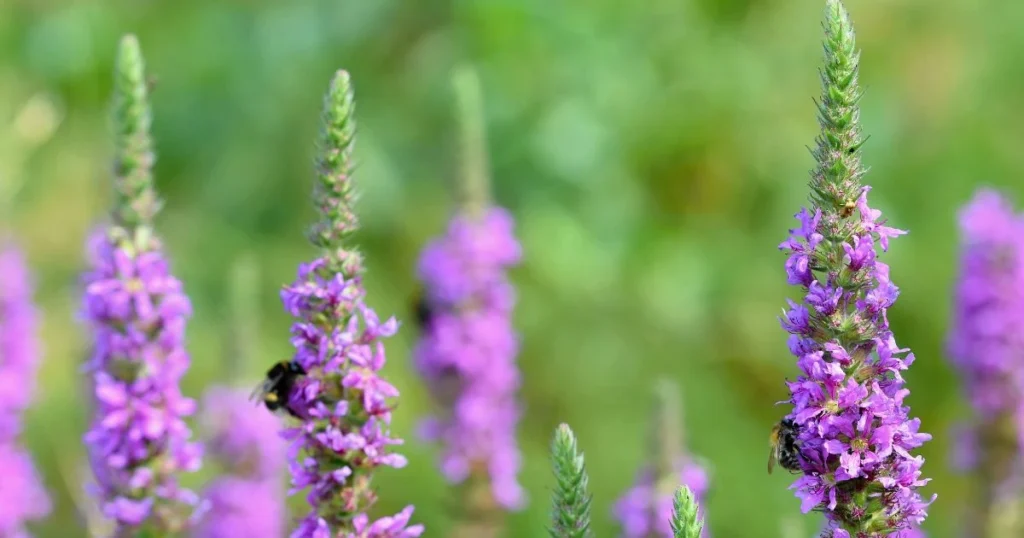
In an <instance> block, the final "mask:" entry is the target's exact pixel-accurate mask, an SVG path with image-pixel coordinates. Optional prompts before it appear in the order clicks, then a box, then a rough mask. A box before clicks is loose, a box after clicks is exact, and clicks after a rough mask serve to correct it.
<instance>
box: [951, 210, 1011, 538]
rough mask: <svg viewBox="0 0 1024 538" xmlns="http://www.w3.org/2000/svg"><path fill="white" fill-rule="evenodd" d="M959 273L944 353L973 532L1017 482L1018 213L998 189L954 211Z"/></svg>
mask: <svg viewBox="0 0 1024 538" xmlns="http://www.w3.org/2000/svg"><path fill="white" fill-rule="evenodd" d="M960 228H961V235H962V240H961V241H962V250H961V260H960V277H959V279H958V282H957V285H956V289H955V292H954V303H955V308H954V314H953V320H952V329H951V332H950V336H949V341H948V350H949V355H950V357H951V359H952V362H953V365H954V366H955V367H956V368H957V370H958V371H959V372H960V378H961V379H962V380H963V383H964V388H965V390H966V392H967V395H968V397H969V399H970V402H971V404H972V407H973V408H974V415H975V416H974V417H973V419H972V420H971V422H970V424H969V425H967V426H965V427H962V428H961V431H962V433H961V435H962V438H961V439H959V440H958V445H959V446H961V447H963V448H966V449H967V450H966V451H965V452H967V453H966V454H961V458H960V459H961V461H960V462H958V463H960V464H961V465H963V466H964V467H966V468H968V469H970V470H971V471H973V473H974V475H975V478H976V482H977V486H978V487H979V488H980V490H979V493H981V495H980V496H979V497H978V498H977V499H976V500H977V501H979V505H978V506H977V509H976V510H975V511H974V512H973V513H972V514H971V515H972V516H973V521H971V522H970V524H969V525H970V526H971V527H974V528H973V529H972V532H973V533H976V534H978V535H983V534H988V531H987V530H986V528H987V527H988V526H989V525H991V524H993V523H994V521H995V519H996V515H997V513H998V512H1002V511H1005V506H1000V505H1001V504H1003V503H1007V502H1010V503H1012V502H1015V498H1016V497H1017V496H1019V494H1020V488H1021V486H1022V483H1021V482H1022V480H1021V479H1022V476H1021V471H1022V469H1021V464H1022V463H1024V462H1022V461H1021V447H1022V446H1024V437H1022V436H1024V428H1022V427H1021V424H1024V217H1022V216H1020V215H1017V214H1015V213H1014V210H1013V207H1012V206H1011V205H1010V203H1009V202H1008V201H1007V200H1005V199H1003V198H1002V197H1001V196H1000V195H999V194H998V193H996V192H994V191H991V190H982V191H980V192H978V193H977V195H976V196H975V197H974V199H973V200H972V201H971V202H970V203H969V204H968V205H967V206H966V207H965V208H964V209H963V210H962V211H961V213H960Z"/></svg>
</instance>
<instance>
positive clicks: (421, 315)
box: [414, 291, 434, 329]
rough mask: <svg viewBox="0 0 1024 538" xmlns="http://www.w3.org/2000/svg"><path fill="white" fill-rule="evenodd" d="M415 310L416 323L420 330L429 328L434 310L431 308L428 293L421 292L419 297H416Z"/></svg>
mask: <svg viewBox="0 0 1024 538" xmlns="http://www.w3.org/2000/svg"><path fill="white" fill-rule="evenodd" d="M414 308H415V310H416V323H417V324H418V325H419V327H420V329H425V328H427V325H429V324H430V320H431V319H433V317H434V310H433V308H432V307H431V306H430V301H428V300H427V294H426V293H424V292H422V291H421V292H420V293H419V295H417V296H416V304H415V307H414Z"/></svg>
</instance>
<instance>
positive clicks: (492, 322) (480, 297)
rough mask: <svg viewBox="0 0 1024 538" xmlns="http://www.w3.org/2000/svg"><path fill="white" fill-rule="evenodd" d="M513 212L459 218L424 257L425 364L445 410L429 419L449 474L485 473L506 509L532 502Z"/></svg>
mask: <svg viewBox="0 0 1024 538" xmlns="http://www.w3.org/2000/svg"><path fill="white" fill-rule="evenodd" d="M512 228H513V221H512V217H511V215H509V214H508V212H506V211H505V210H504V209H501V208H497V207H491V208H490V209H488V210H487V212H486V213H485V214H484V215H483V216H482V218H480V219H476V218H473V217H471V216H469V215H466V214H460V215H456V216H455V218H454V219H453V220H452V222H451V225H450V226H449V228H448V233H447V234H446V235H445V236H444V237H442V238H440V239H438V240H437V241H435V242H433V243H431V244H430V245H428V246H427V248H426V249H425V250H424V252H423V256H422V258H421V259H420V266H419V277H420V279H421V280H422V281H423V285H424V289H425V297H424V301H425V304H426V305H427V308H428V310H429V319H426V320H424V321H425V323H424V327H423V335H422V337H421V340H420V342H419V344H418V346H417V348H416V351H415V357H416V366H417V369H418V370H419V372H420V374H421V375H422V376H423V377H424V379H426V381H427V385H428V387H429V388H430V389H431V391H432V392H433V393H434V395H435V397H436V399H437V400H438V401H439V402H441V403H442V405H443V406H444V407H445V409H444V414H443V415H442V416H439V417H435V418H432V419H428V421H427V422H426V423H424V425H423V428H422V430H423V433H424V434H425V437H426V438H427V439H429V440H432V441H440V442H441V444H442V446H443V453H442V455H441V462H440V466H441V469H442V472H443V473H444V475H445V477H446V478H447V479H448V480H449V481H450V482H453V483H461V482H463V481H465V480H466V479H467V478H469V477H470V475H482V476H478V478H483V479H486V481H487V482H489V484H490V489H491V494H492V496H493V498H494V500H495V501H496V502H497V503H498V505H500V506H501V507H503V508H505V509H517V508H520V507H521V506H522V505H523V501H524V496H523V490H522V488H521V487H520V485H519V482H518V480H517V478H516V476H517V474H518V472H519V468H520V455H519V449H518V447H517V445H516V439H515V427H516V422H517V421H518V419H519V406H518V404H517V402H516V394H515V393H516V390H517V389H518V388H519V382H520V376H519V370H518V369H517V367H516V354H517V352H518V341H517V338H516V334H515V332H514V330H513V328H512V320H511V316H512V306H513V303H514V300H515V295H514V290H513V289H512V286H511V285H510V284H509V282H508V279H507V278H506V276H505V272H506V270H507V269H508V268H509V267H511V266H512V265H514V264H516V263H518V261H519V258H520V255H521V251H520V247H519V243H518V242H517V241H516V239H515V236H514V235H513V232H512Z"/></svg>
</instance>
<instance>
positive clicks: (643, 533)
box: [612, 457, 711, 538]
mask: <svg viewBox="0 0 1024 538" xmlns="http://www.w3.org/2000/svg"><path fill="white" fill-rule="evenodd" d="M676 468H677V469H678V473H677V474H676V475H675V476H672V477H670V480H667V481H665V480H663V481H661V482H663V484H659V483H658V481H656V480H655V478H654V472H653V471H652V469H650V468H646V469H643V470H642V471H641V472H640V474H639V476H638V477H637V481H636V483H635V484H634V485H633V487H632V488H631V489H630V490H629V491H627V492H626V494H625V495H623V496H622V497H621V498H620V499H619V500H618V501H617V502H616V503H615V506H614V507H613V509H612V513H613V515H614V516H615V519H617V520H618V521H619V524H620V525H621V526H622V534H621V536H622V537H623V538H648V537H651V536H659V537H664V538H673V536H675V535H674V534H673V532H672V525H671V521H672V494H671V493H669V494H667V495H666V494H665V491H664V490H666V489H669V488H670V487H678V486H679V485H680V484H682V485H685V486H687V487H689V488H690V491H692V492H693V496H694V498H696V499H698V500H701V499H703V498H704V496H705V494H706V493H707V491H708V475H707V473H706V472H705V471H704V468H703V467H701V466H700V465H698V464H697V463H696V462H695V461H692V460H691V459H690V458H689V457H684V458H680V459H679V461H678V462H677V464H676ZM661 485H664V487H659V486H661ZM698 515H699V517H700V518H701V519H702V520H704V519H705V518H704V508H703V506H702V505H701V506H700V508H699V510H698ZM700 535H701V538H709V537H710V536H711V533H710V532H709V531H708V528H707V526H705V527H704V529H703V531H702V532H701V534H700Z"/></svg>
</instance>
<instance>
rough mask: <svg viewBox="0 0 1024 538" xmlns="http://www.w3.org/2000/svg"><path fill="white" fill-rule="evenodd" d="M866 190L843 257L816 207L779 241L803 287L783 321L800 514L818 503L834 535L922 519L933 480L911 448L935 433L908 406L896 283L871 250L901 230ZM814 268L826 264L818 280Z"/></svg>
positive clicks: (791, 272) (790, 272)
mask: <svg viewBox="0 0 1024 538" xmlns="http://www.w3.org/2000/svg"><path fill="white" fill-rule="evenodd" d="M867 192H868V188H865V189H864V190H863V193H862V194H861V196H860V198H858V200H857V202H856V207H857V210H858V212H859V213H860V216H861V217H860V219H859V221H858V222H857V224H856V229H857V232H856V233H855V234H854V235H853V238H852V241H850V242H845V241H840V242H838V243H839V245H838V248H839V249H841V252H842V253H843V255H842V256H840V255H839V254H838V252H837V251H836V250H835V247H832V248H829V247H830V246H831V245H832V244H835V242H829V243H826V241H825V234H826V233H828V234H829V235H830V236H832V233H831V232H829V230H827V229H825V228H823V227H822V214H821V211H820V210H817V211H815V213H813V214H811V213H810V212H808V211H807V210H803V211H801V212H800V213H799V214H798V215H797V218H798V219H799V220H800V227H799V228H797V229H794V230H792V237H791V238H790V239H789V240H788V241H786V242H785V243H783V244H782V248H783V249H785V250H787V251H788V252H789V253H790V258H789V260H788V261H787V263H786V267H787V273H788V275H789V278H790V282H791V283H798V284H799V285H801V286H803V287H804V288H805V289H806V296H805V299H804V302H803V303H795V302H793V301H790V309H789V310H788V311H786V313H785V316H784V318H783V319H782V320H781V321H782V326H783V327H784V328H785V329H786V330H787V331H789V332H790V333H791V336H790V339H789V348H790V351H791V352H792V353H793V354H794V355H796V357H797V358H798V361H797V365H798V366H799V368H800V370H801V375H800V376H799V377H798V378H797V380H796V381H793V382H789V383H787V385H788V386H789V389H790V392H791V402H792V403H793V411H792V413H791V414H790V415H789V416H790V418H792V419H793V420H794V421H795V422H796V424H797V425H798V426H799V428H800V430H799V435H798V443H799V444H800V445H801V451H800V456H801V463H802V466H803V470H804V473H805V475H804V477H802V478H800V479H799V480H797V482H796V483H795V484H794V485H793V487H794V488H795V489H796V490H797V495H798V496H799V497H800V498H801V500H802V506H801V509H802V510H803V511H804V512H807V511H810V510H811V509H815V508H817V509H822V510H824V511H825V512H826V514H827V515H828V517H829V519H830V521H832V522H833V523H834V524H835V525H837V527H836V528H837V529H839V528H842V529H843V530H837V531H836V533H835V536H836V538H839V537H841V536H843V535H842V534H841V533H842V532H847V531H850V529H851V528H852V529H855V530H863V531H867V532H873V533H876V534H877V533H884V532H889V531H893V530H899V529H903V528H906V527H908V526H909V525H910V524H919V523H920V522H921V521H922V520H923V519H924V517H925V508H926V506H927V503H925V502H924V501H922V499H921V497H920V494H919V493H918V492H917V488H918V487H920V486H922V485H924V484H925V483H927V481H928V480H926V479H922V478H921V477H920V475H921V465H922V464H923V463H924V458H922V457H921V456H912V455H911V454H910V451H911V450H913V449H915V448H917V447H919V446H921V445H922V444H923V443H924V442H925V441H927V440H929V439H930V438H931V436H930V435H928V434H924V433H920V432H919V431H918V430H919V427H920V420H919V419H916V418H914V419H911V418H909V416H908V412H909V408H908V407H907V406H906V405H904V403H903V400H904V398H905V397H906V396H907V394H909V391H908V390H907V389H906V388H904V386H903V385H904V382H903V377H902V375H901V372H902V371H903V370H906V369H907V367H908V366H909V365H910V364H911V363H912V362H913V360H914V355H913V354H912V353H907V351H908V350H906V349H902V348H900V347H899V346H897V345H896V341H895V339H894V337H893V335H892V333H891V332H890V330H889V324H888V320H887V319H886V309H887V308H888V307H889V306H891V305H892V304H893V302H894V301H895V300H896V297H897V295H898V289H897V288H896V286H895V285H894V284H893V283H892V282H891V281H890V280H889V267H888V266H887V265H885V264H884V263H882V262H880V261H878V260H877V259H876V257H875V256H876V252H875V248H874V244H875V242H876V241H877V242H879V243H881V244H882V246H883V248H885V247H886V246H887V240H888V238H890V237H894V236H896V235H898V234H899V233H900V232H899V231H897V230H894V229H892V228H888V227H886V226H884V225H883V224H881V223H879V222H878V220H877V219H878V217H879V212H878V211H876V210H873V209H871V208H869V207H868V205H867ZM822 232H825V233H822ZM833 237H834V236H833ZM834 261H839V263H838V264H836V263H834ZM826 264H827V265H826ZM811 267H827V270H826V273H825V275H823V277H822V278H820V279H819V277H818V276H817V275H814V274H813V273H812V272H811V270H810V268H811ZM878 513H882V514H884V516H883V517H875V516H876V514H878ZM871 536H874V534H872V535H871Z"/></svg>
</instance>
